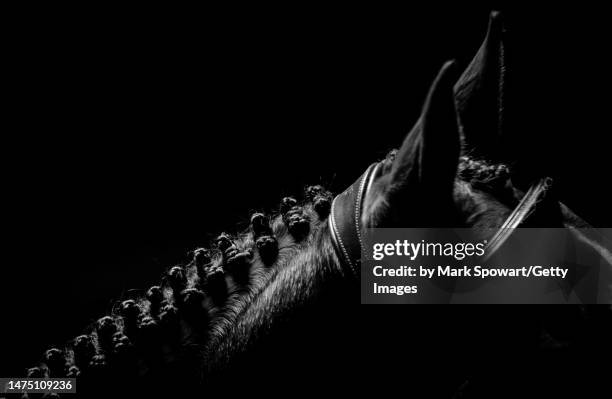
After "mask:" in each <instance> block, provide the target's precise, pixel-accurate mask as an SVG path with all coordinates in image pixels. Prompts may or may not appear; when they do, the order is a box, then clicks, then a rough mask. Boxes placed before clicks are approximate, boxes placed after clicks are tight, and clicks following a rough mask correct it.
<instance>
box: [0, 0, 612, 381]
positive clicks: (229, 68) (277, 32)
mask: <svg viewBox="0 0 612 399" xmlns="http://www.w3.org/2000/svg"><path fill="white" fill-rule="evenodd" d="M236 7H237V6H236ZM500 7H501V9H502V11H504V12H505V17H506V25H507V29H508V31H509V38H510V42H509V44H508V52H509V53H508V57H509V58H508V59H509V61H511V64H510V65H509V67H511V68H513V69H510V70H509V71H510V72H509V75H508V76H509V79H512V80H511V81H510V82H509V84H511V85H512V86H511V87H512V88H513V90H514V93H515V94H514V95H513V96H512V97H511V98H510V100H511V103H510V104H509V105H508V106H509V107H512V109H513V112H514V115H515V117H516V118H517V119H516V120H517V121H519V122H515V124H514V125H513V126H514V127H515V128H516V131H513V132H512V135H513V137H515V138H516V139H515V141H514V143H513V145H514V146H515V147H516V148H517V151H519V152H521V157H524V158H525V159H528V160H530V163H529V164H530V166H531V167H537V168H540V169H543V170H545V171H547V172H550V173H553V174H554V175H556V176H557V177H558V178H559V179H558V181H559V184H560V188H561V192H562V196H563V200H564V201H565V202H566V203H567V204H569V205H570V207H572V208H573V209H574V210H575V211H576V212H577V213H578V214H579V215H581V216H583V217H584V218H585V219H587V220H588V221H589V222H591V223H592V224H594V225H596V226H600V227H610V226H611V225H612V223H610V222H611V218H610V214H609V212H608V209H607V207H608V205H609V203H610V199H609V194H608V192H607V191H606V185H607V184H609V177H608V174H609V172H610V167H609V160H608V159H607V156H608V155H607V152H608V151H607V148H606V145H607V139H606V136H607V135H609V134H610V132H609V130H610V129H609V127H610V123H609V119H608V113H609V110H608V109H607V97H608V88H607V83H608V82H607V81H606V79H607V76H608V75H609V70H610V69H609V68H608V67H607V65H606V64H605V62H604V61H605V58H606V54H605V52H606V51H607V48H608V45H607V36H606V35H607V34H608V32H607V31H606V29H605V24H604V23H603V22H602V21H601V19H602V17H601V15H602V13H603V12H602V10H597V9H587V8H583V9H580V10H576V9H574V8H572V9H570V8H568V9H559V8H558V7H556V8H554V9H533V8H520V9H519V8H512V9H509V8H508V7H502V6H499V7H497V8H500ZM489 10H490V7H482V8H476V7H472V8H466V7H458V6H456V7H454V8H452V7H450V8H449V7H447V6H442V5H440V6H438V7H431V8H430V9H422V8H419V9H417V8H413V9H407V10H399V9H382V8H381V9H376V10H373V9H369V8H364V9H349V8H347V9H337V10H336V9H334V10H332V9H330V8H308V9H306V8H304V9H291V10H289V9H277V8H271V9H244V8H235V9H231V10H217V9H215V10H212V9H210V10H198V11H197V12H196V11H193V10H166V9H155V10H151V9H138V10H110V9H99V10H75V9H69V10H60V12H59V13H58V14H59V15H58V16H56V13H57V11H58V10H53V11H54V13H53V16H52V15H51V14H50V13H49V10H40V9H37V10H34V9H30V10H25V11H23V12H19V13H15V14H14V15H11V16H12V17H14V22H15V24H14V25H15V26H14V28H12V29H9V34H8V35H7V38H6V39H7V40H6V41H7V42H8V46H7V48H6V49H5V51H4V52H5V54H4V57H3V58H4V59H5V62H6V63H7V64H8V66H9V69H10V73H5V76H4V81H5V83H6V85H7V86H10V90H8V91H7V93H8V98H7V100H8V101H7V102H6V103H5V106H4V108H5V115H6V119H5V122H6V124H5V127H4V129H3V139H2V141H3V145H2V153H3V157H2V159H3V164H4V165H3V166H4V167H3V187H4V188H5V190H4V192H3V194H4V195H3V197H4V198H5V200H7V203H6V205H5V206H4V207H3V209H4V216H3V219H4V221H5V223H3V224H4V226H5V233H6V236H5V237H6V238H5V240H4V243H5V250H4V251H3V264H2V271H1V274H0V278H1V280H0V282H1V285H2V290H1V291H2V308H1V309H2V326H1V328H0V331H1V333H0V334H2V339H1V340H0V375H12V374H15V373H21V371H22V370H23V368H24V367H26V366H28V365H31V364H33V363H35V362H36V361H37V360H38V357H39V355H40V354H41V353H42V351H43V350H44V349H45V348H46V347H47V346H48V345H50V344H62V343H63V342H64V341H66V340H67V339H69V338H71V337H74V336H75V335H77V334H78V333H80V331H81V329H82V328H84V327H85V326H86V325H87V324H88V323H89V322H90V321H92V320H94V319H95V318H97V317H99V316H101V315H102V314H103V312H105V311H107V310H108V309H109V307H110V306H111V303H112V300H114V299H120V298H121V297H123V296H125V295H128V294H129V290H130V289H142V288H146V287H148V286H149V285H151V284H153V283H155V282H157V281H158V278H159V276H160V274H161V272H162V271H163V270H165V268H167V267H168V266H171V265H172V264H174V263H178V262H182V261H184V260H185V256H186V253H187V251H188V250H189V249H192V248H194V247H196V246H198V245H206V244H207V242H208V240H209V239H210V238H211V237H213V236H215V235H216V234H218V233H219V232H220V231H223V230H229V231H236V230H239V229H242V228H244V227H246V221H247V220H248V216H249V214H250V212H252V211H254V210H266V209H268V210H269V209H275V208H276V205H277V203H278V201H279V200H280V198H281V197H282V196H284V195H288V194H299V193H300V192H301V190H302V188H303V186H304V185H305V184H312V183H322V184H324V185H326V186H327V187H329V188H331V189H333V190H335V191H336V192H338V191H339V190H341V189H343V188H344V187H345V186H346V185H347V184H349V183H351V182H352V181H353V179H355V178H356V177H357V176H358V175H359V174H360V173H361V171H362V170H363V169H364V168H365V166H367V165H368V164H369V163H371V162H372V161H373V160H375V159H377V158H380V157H381V156H382V155H384V154H385V153H386V152H387V150H389V149H390V148H392V147H394V146H397V145H399V144H400V143H401V140H402V139H403V137H404V135H405V134H406V132H407V131H408V130H409V129H410V127H411V126H412V124H413V123H414V122H415V120H416V118H417V116H418V113H419V111H420V107H421V103H422V100H423V98H424V96H425V94H426V91H427V89H428V87H429V84H430V83H431V81H432V79H433V78H434V77H435V75H436V73H437V71H438V69H439V67H440V66H441V65H442V63H443V62H444V61H446V60H448V59H451V58H454V59H456V60H457V61H458V62H459V63H460V65H461V66H462V67H463V66H465V65H466V63H467V62H468V61H469V60H470V59H471V57H472V56H473V54H474V53H475V51H476V50H477V48H478V47H479V46H480V43H481V41H482V39H483V37H484V33H485V30H486V25H487V19H488V13H489ZM510 74H512V75H510ZM380 311H383V310H380ZM386 311H388V312H389V313H391V311H389V310H388V309H387V310H386ZM395 312H399V311H397V310H396V311H395Z"/></svg>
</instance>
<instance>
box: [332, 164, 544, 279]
mask: <svg viewBox="0 0 612 399" xmlns="http://www.w3.org/2000/svg"><path fill="white" fill-rule="evenodd" d="M380 165H381V163H373V164H372V165H370V166H369V167H368V168H367V169H366V171H365V173H364V174H362V175H361V176H360V177H359V178H358V179H357V180H356V181H355V182H354V183H353V184H352V185H351V186H350V187H349V188H347V189H346V190H345V191H344V192H342V193H341V194H338V195H337V196H336V198H334V201H333V202H332V206H331V212H330V216H329V219H328V223H329V227H330V230H331V236H332V242H333V244H334V248H335V249H336V253H337V254H338V256H339V257H340V259H341V260H342V263H343V264H345V265H348V267H349V269H350V270H351V272H352V273H353V274H354V275H355V276H359V275H360V266H361V254H362V251H363V250H364V249H365V246H364V245H363V239H362V236H361V213H362V209H363V201H364V199H365V195H366V193H367V191H368V190H369V188H370V186H371V185H372V181H373V180H374V177H376V173H377V171H378V169H379V167H380ZM551 183H552V180H551V179H550V178H543V179H540V180H539V181H537V182H536V183H534V184H533V185H532V186H531V187H530V188H529V190H528V191H527V193H526V194H525V195H524V196H523V198H522V199H521V201H520V202H519V204H518V205H517V207H516V208H515V209H514V210H513V211H512V213H511V214H510V216H509V217H508V218H507V219H506V221H505V222H504V223H503V224H502V226H501V227H500V229H499V230H498V231H497V233H496V234H495V235H494V236H493V238H492V239H491V240H490V241H489V243H488V245H487V247H486V249H485V253H486V255H485V260H487V259H489V258H490V257H491V255H493V254H494V253H495V252H496V251H497V250H498V249H499V248H500V247H501V246H502V245H503V244H504V242H505V241H506V240H507V239H508V238H509V237H510V235H511V234H512V232H513V230H514V229H515V228H517V227H518V226H519V225H521V224H522V223H523V222H524V221H525V219H527V217H528V216H529V215H530V214H531V213H532V212H533V210H534V209H535V205H536V204H537V203H538V202H539V201H541V200H542V198H543V197H544V196H545V195H546V193H547V192H548V190H549V188H550V185H551Z"/></svg>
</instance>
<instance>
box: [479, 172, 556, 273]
mask: <svg viewBox="0 0 612 399" xmlns="http://www.w3.org/2000/svg"><path fill="white" fill-rule="evenodd" d="M551 184H552V179H551V178H549V177H545V178H542V179H540V180H538V181H537V182H536V183H534V184H533V185H531V187H529V190H528V191H527V193H525V195H524V196H523V198H522V199H521V201H520V202H519V204H518V205H517V206H516V208H514V210H513V211H512V213H511V214H510V216H508V218H507V219H506V221H505V222H504V223H503V224H502V225H501V227H500V228H499V230H497V233H495V235H494V236H493V238H491V240H489V242H488V244H487V246H486V248H485V257H484V259H483V260H484V261H486V260H488V259H489V258H490V257H491V256H492V255H493V254H494V253H495V252H497V250H498V249H499V248H500V247H501V246H502V245H503V244H504V242H506V240H507V239H508V238H509V237H510V235H511V234H512V233H513V231H514V229H515V228H517V227H519V226H520V225H521V224H522V223H523V222H524V221H525V219H527V217H528V216H529V215H531V213H532V212H533V211H534V209H535V206H536V204H537V203H538V202H540V201H541V200H542V198H543V197H544V196H545V195H546V193H547V192H548V190H549V188H550V186H551Z"/></svg>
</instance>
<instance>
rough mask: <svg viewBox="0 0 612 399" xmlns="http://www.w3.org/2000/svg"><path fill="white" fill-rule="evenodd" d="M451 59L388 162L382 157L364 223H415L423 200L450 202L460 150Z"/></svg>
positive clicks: (453, 65)
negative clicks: (417, 116) (413, 124)
mask: <svg viewBox="0 0 612 399" xmlns="http://www.w3.org/2000/svg"><path fill="white" fill-rule="evenodd" d="M456 78H457V73H456V67H455V63H454V62H452V61H451V62H447V63H446V64H444V66H443V67H442V69H441V70H440V72H439V74H438V76H437V77H436V79H435V81H434V82H433V84H432V86H431V88H430V90H429V93H428V95H427V99H426V100H425V105H424V106H423V111H422V113H421V117H420V118H419V120H418V122H417V123H416V125H415V126H414V128H413V129H412V130H411V132H410V133H409V134H408V135H407V136H406V138H405V139H404V143H403V144H402V146H401V148H400V149H399V150H398V151H397V153H396V154H395V156H394V157H393V160H390V159H389V160H387V161H386V162H385V163H384V165H383V168H382V170H381V172H380V175H379V176H376V177H375V181H374V184H373V185H372V187H373V190H372V192H371V193H368V195H367V197H366V204H365V206H364V212H365V214H364V217H365V219H367V220H366V225H369V226H372V225H378V226H381V225H385V226H391V225H400V226H401V225H404V224H405V223H406V222H414V221H415V217H414V213H415V212H416V213H418V212H419V211H423V209H415V207H422V206H423V204H428V205H432V204H438V203H440V202H445V203H448V202H450V201H451V200H452V193H453V185H454V181H455V177H456V174H457V165H458V161H459V153H460V137H459V125H458V121H457V113H456V110H455V101H454V96H453V84H454V83H455V82H456Z"/></svg>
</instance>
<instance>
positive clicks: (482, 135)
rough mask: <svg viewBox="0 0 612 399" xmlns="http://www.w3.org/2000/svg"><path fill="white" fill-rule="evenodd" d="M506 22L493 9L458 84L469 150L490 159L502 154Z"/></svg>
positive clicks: (467, 148)
mask: <svg viewBox="0 0 612 399" xmlns="http://www.w3.org/2000/svg"><path fill="white" fill-rule="evenodd" d="M504 56H505V48H504V23H503V20H502V16H501V14H500V13H499V12H496V11H493V12H492V13H491V15H490V17H489V26H488V30H487V34H486V36H485V39H484V42H483V43H482V45H481V46H480V49H479V50H478V52H477V53H476V55H475V56H474V58H473V59H472V61H471V63H470V64H469V65H468V67H467V68H466V69H465V71H464V72H463V74H462V75H461V77H460V78H459V80H458V81H457V83H456V84H455V99H456V102H457V112H458V113H459V120H460V122H461V125H462V133H463V137H462V139H463V144H464V146H465V150H466V151H468V152H470V153H471V154H473V155H476V156H479V155H480V156H485V157H486V158H488V159H499V158H500V157H502V156H503V155H502V150H503V146H501V145H500V142H501V139H502V135H503V128H504V126H503V124H504V112H505V103H504V102H505V98H504V90H505V84H506V76H505V75H506V65H505V59H504Z"/></svg>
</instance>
